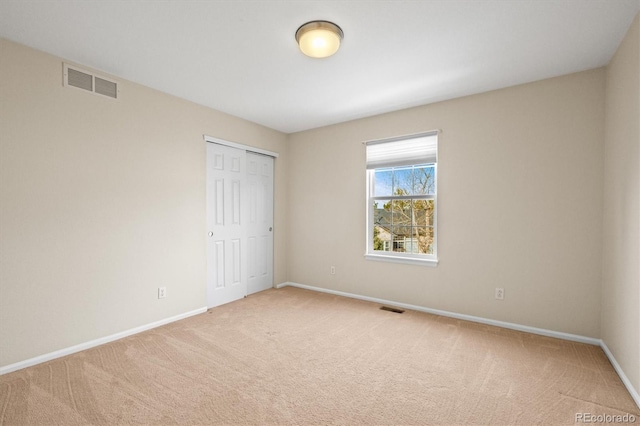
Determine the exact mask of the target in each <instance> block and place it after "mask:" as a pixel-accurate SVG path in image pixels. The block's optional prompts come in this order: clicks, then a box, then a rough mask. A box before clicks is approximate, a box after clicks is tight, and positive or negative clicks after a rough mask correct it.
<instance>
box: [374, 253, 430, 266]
mask: <svg viewBox="0 0 640 426" xmlns="http://www.w3.org/2000/svg"><path fill="white" fill-rule="evenodd" d="M364 258H365V259H367V260H375V261H378V262H393V263H407V264H410V265H422V266H431V267H433V268H435V267H436V266H438V259H416V258H415V257H402V256H385V255H382V254H368V253H367V254H365V255H364Z"/></svg>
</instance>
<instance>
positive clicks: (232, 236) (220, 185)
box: [207, 143, 247, 307]
mask: <svg viewBox="0 0 640 426" xmlns="http://www.w3.org/2000/svg"><path fill="white" fill-rule="evenodd" d="M245 167H246V151H244V150H242V149H238V148H231V147H228V146H223V145H219V144H215V143H207V229H208V236H207V306H208V307H213V306H218V305H222V304H224V303H228V302H232V301H234V300H237V299H241V298H243V297H245V296H246V295H247V247H246V244H247V224H246V212H247V207H246V200H247V197H246V194H245V192H246V170H245Z"/></svg>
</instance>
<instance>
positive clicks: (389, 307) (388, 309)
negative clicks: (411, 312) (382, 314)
mask: <svg viewBox="0 0 640 426" xmlns="http://www.w3.org/2000/svg"><path fill="white" fill-rule="evenodd" d="M380 309H381V310H383V311H389V312H394V313H396V314H401V313H403V312H404V310H403V309H398V308H392V307H391V306H381V307H380Z"/></svg>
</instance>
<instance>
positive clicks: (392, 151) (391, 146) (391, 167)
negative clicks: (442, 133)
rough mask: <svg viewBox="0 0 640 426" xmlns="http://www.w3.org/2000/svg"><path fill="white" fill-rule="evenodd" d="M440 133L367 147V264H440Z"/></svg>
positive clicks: (386, 141) (415, 136)
mask: <svg viewBox="0 0 640 426" xmlns="http://www.w3.org/2000/svg"><path fill="white" fill-rule="evenodd" d="M437 146H438V133H437V132H429V133H422V134H419V135H412V136H406V137H402V138H393V139H385V140H379V141H372V142H367V144H366V150H367V255H366V257H367V258H368V259H374V260H391V261H399V262H410V263H430V264H435V263H437V252H436V248H437V244H436V236H437V232H436V193H437V191H436V189H437V164H436V163H437Z"/></svg>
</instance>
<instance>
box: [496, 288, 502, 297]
mask: <svg viewBox="0 0 640 426" xmlns="http://www.w3.org/2000/svg"><path fill="white" fill-rule="evenodd" d="M496 299H497V300H504V288H502V287H496Z"/></svg>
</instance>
